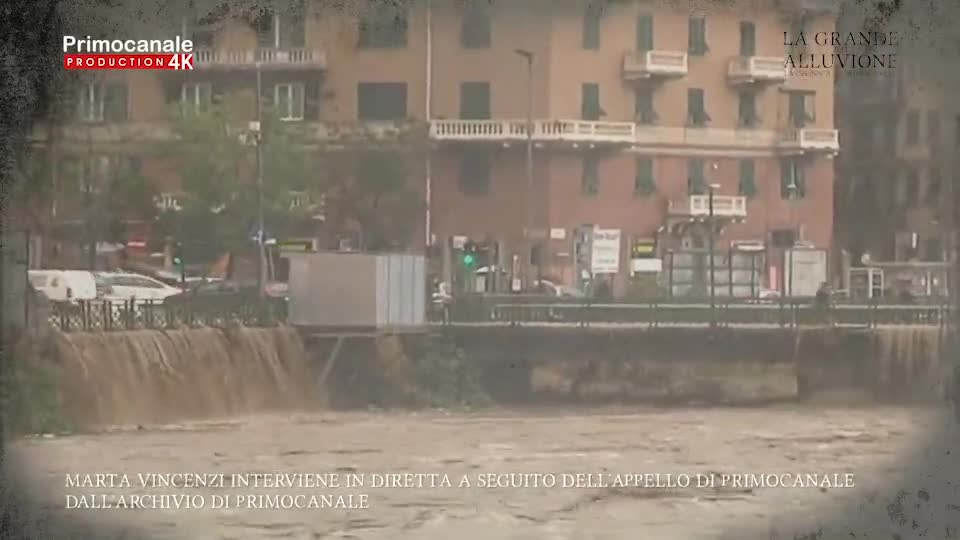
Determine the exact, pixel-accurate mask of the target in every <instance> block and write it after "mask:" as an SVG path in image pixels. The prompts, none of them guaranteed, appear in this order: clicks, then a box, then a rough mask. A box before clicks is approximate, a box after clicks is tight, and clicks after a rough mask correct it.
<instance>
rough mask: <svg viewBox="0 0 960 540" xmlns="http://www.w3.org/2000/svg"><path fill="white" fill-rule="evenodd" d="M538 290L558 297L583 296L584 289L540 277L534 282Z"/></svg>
mask: <svg viewBox="0 0 960 540" xmlns="http://www.w3.org/2000/svg"><path fill="white" fill-rule="evenodd" d="M534 287H535V290H536V292H538V293H540V294H546V295H548V296H552V297H556V298H583V297H584V296H586V295H585V294H584V293H583V291H581V290H580V289H577V288H576V287H571V286H569V285H560V284H557V283H554V282H552V281H550V280H546V279H539V280H536V281H535V282H534Z"/></svg>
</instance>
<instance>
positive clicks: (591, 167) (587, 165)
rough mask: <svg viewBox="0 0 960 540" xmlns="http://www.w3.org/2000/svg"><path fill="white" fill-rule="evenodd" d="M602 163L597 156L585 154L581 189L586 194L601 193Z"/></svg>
mask: <svg viewBox="0 0 960 540" xmlns="http://www.w3.org/2000/svg"><path fill="white" fill-rule="evenodd" d="M599 169H600V165H599V163H598V162H597V157H596V156H591V155H585V156H583V176H582V178H581V184H580V187H581V190H582V191H583V194H584V195H590V196H593V195H596V194H598V193H600V170H599Z"/></svg>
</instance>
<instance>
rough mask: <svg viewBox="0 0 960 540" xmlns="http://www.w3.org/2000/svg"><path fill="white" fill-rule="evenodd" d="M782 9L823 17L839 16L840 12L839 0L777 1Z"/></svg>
mask: <svg viewBox="0 0 960 540" xmlns="http://www.w3.org/2000/svg"><path fill="white" fill-rule="evenodd" d="M777 4H778V5H779V7H780V9H783V10H785V11H788V12H791V13H796V12H807V13H814V14H822V15H831V14H834V15H835V14H837V13H839V12H840V2H839V1H838V0H777Z"/></svg>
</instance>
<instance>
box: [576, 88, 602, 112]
mask: <svg viewBox="0 0 960 540" xmlns="http://www.w3.org/2000/svg"><path fill="white" fill-rule="evenodd" d="M602 114H603V110H602V109H601V108H600V85H599V84H596V83H583V85H582V86H581V90H580V116H581V118H583V119H584V120H599V119H600V116H601V115H602Z"/></svg>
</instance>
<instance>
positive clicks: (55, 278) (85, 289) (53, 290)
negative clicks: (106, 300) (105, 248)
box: [27, 270, 97, 302]
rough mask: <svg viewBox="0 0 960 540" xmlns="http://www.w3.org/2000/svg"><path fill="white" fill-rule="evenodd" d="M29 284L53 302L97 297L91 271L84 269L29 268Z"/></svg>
mask: <svg viewBox="0 0 960 540" xmlns="http://www.w3.org/2000/svg"><path fill="white" fill-rule="evenodd" d="M27 277H28V279H29V280H30V284H31V285H33V288H34V289H36V290H37V291H39V292H41V293H43V295H44V296H46V297H47V298H48V299H50V300H51V301H54V302H76V301H79V300H93V299H94V298H96V297H97V284H96V280H95V278H94V274H93V272H89V271H86V270H30V271H29V272H27Z"/></svg>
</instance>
